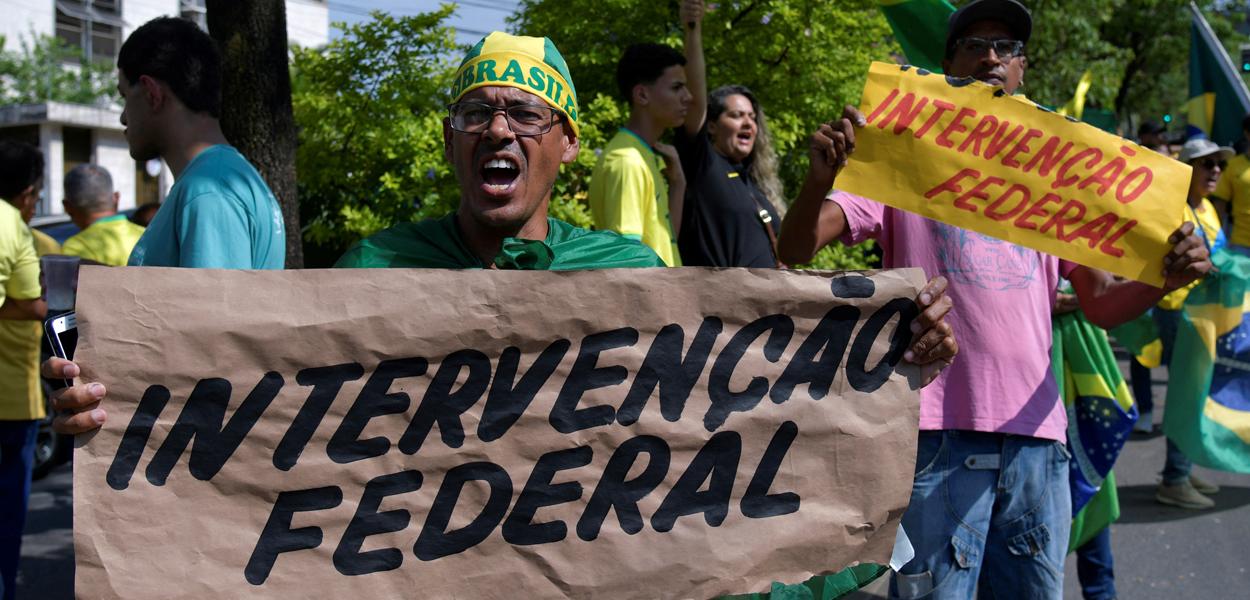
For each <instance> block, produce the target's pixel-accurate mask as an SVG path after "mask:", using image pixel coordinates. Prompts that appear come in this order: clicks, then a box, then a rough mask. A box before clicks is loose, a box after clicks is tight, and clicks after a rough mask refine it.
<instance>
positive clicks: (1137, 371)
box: [1128, 356, 1155, 418]
mask: <svg viewBox="0 0 1250 600" xmlns="http://www.w3.org/2000/svg"><path fill="white" fill-rule="evenodd" d="M1128 380H1129V382H1130V383H1131V384H1132V386H1133V399H1134V400H1136V401H1137V412H1138V414H1140V415H1142V418H1145V417H1146V415H1149V414H1150V413H1151V412H1152V411H1153V410H1154V407H1155V403H1154V392H1153V390H1151V388H1150V369H1149V368H1147V367H1146V366H1145V365H1143V364H1141V363H1139V362H1137V357H1135V356H1134V357H1129V359H1128Z"/></svg>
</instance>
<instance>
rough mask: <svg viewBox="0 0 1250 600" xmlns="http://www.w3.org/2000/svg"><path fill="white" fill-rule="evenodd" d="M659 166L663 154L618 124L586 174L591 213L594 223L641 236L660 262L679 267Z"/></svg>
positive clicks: (660, 165)
mask: <svg viewBox="0 0 1250 600" xmlns="http://www.w3.org/2000/svg"><path fill="white" fill-rule="evenodd" d="M663 169H664V158H663V157H661V156H660V155H658V154H656V153H655V151H654V150H652V149H651V146H650V145H648V144H647V143H646V142H645V141H643V140H642V138H640V137H638V136H637V135H636V134H635V133H634V132H632V131H630V130H628V129H625V128H621V130H620V131H618V132H617V133H616V135H615V136H613V137H612V140H611V141H609V142H608V145H607V147H606V148H604V149H603V155H602V156H600V157H599V163H598V164H596V165H595V170H594V173H593V174H592V175H591V179H590V214H591V216H592V217H594V219H595V228H596V229H605V230H610V231H615V232H617V233H619V234H621V235H623V236H625V237H628V238H632V239H635V240H638V241H641V242H642V243H643V244H646V245H647V246H649V247H650V248H651V249H652V250H655V253H656V254H658V255H660V258H661V259H662V260H663V261H664V264H666V265H668V266H670V267H680V266H681V255H680V254H678V252H677V240H676V239H675V238H674V237H673V227H672V222H671V219H670V218H669V213H668V180H666V179H665V178H664V173H663Z"/></svg>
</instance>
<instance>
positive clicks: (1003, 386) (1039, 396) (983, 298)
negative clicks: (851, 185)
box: [828, 191, 1075, 441]
mask: <svg viewBox="0 0 1250 600" xmlns="http://www.w3.org/2000/svg"><path fill="white" fill-rule="evenodd" d="M828 200H829V201H832V202H837V203H838V205H839V206H841V207H842V210H843V212H845V213H846V223H847V228H846V231H845V232H844V233H843V235H842V242H843V243H845V244H858V243H860V242H862V241H864V240H865V239H868V238H873V239H876V240H877V241H878V243H880V244H881V248H882V251H883V254H884V265H885V267H886V268H893V267H920V268H922V269H924V272H925V274H926V275H927V276H928V277H929V278H933V277H936V276H938V275H942V276H944V277H946V280H947V281H948V282H949V286H948V287H947V289H946V294H947V295H948V296H950V297H951V300H952V301H953V302H954V305H953V307H952V308H951V312H950V314H948V315H947V317H946V321H947V323H949V324H950V326H951V329H953V330H954V332H955V339H956V340H957V341H958V342H959V356H958V357H956V358H955V362H954V364H952V365H951V366H950V367H948V368H947V369H946V370H945V371H943V372H942V374H941V376H939V377H938V380H937V381H935V382H933V383H932V384H930V385H929V386H928V387H926V388H924V389H923V390H921V392H920V429H923V430H936V429H966V430H972V431H991V432H1000V433H1014V434H1020V435H1028V436H1033V437H1039V438H1046V439H1052V440H1059V441H1063V440H1065V439H1067V434H1066V429H1067V425H1068V419H1067V413H1066V412H1065V411H1064V408H1063V402H1061V401H1060V399H1059V390H1058V386H1057V385H1056V384H1055V379H1054V377H1053V376H1052V375H1051V371H1050V363H1051V361H1050V345H1051V324H1050V318H1051V317H1050V311H1051V307H1052V305H1053V303H1054V297H1055V288H1056V286H1057V285H1058V283H1059V274H1060V272H1061V271H1062V273H1063V275H1064V276H1065V277H1066V276H1067V275H1068V273H1070V272H1071V271H1072V269H1074V268H1075V265H1073V264H1071V263H1068V262H1066V261H1060V260H1059V259H1057V258H1055V257H1053V256H1051V255H1049V254H1043V253H1041V252H1038V251H1036V250H1030V249H1028V248H1023V247H1021V246H1017V245H1015V244H1011V243H1008V242H1004V241H1001V240H997V239H994V238H991V237H988V236H984V235H981V234H979V233H976V232H973V231H968V230H966V229H962V228H959V227H955V226H953V225H947V224H945V223H939V222H937V221H933V220H931V219H926V218H924V217H921V216H919V215H916V214H913V213H909V212H906V211H902V210H897V209H894V208H890V207H888V206H885V205H883V204H880V203H878V202H875V201H873V200H869V199H867V198H862V197H859V196H854V195H851V194H847V193H845V192H837V191H835V192H833V193H832V194H831V195H830V196H829V198H828Z"/></svg>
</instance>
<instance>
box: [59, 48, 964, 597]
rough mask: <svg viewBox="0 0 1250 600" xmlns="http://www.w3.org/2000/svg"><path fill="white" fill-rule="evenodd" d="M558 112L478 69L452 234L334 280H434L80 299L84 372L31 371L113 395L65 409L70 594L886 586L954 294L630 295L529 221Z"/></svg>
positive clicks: (515, 83)
mask: <svg viewBox="0 0 1250 600" xmlns="http://www.w3.org/2000/svg"><path fill="white" fill-rule="evenodd" d="M523 66H524V68H523ZM513 75H515V76H513ZM526 75H528V77H526ZM574 89H575V88H574V86H573V85H572V81H571V78H570V76H569V74H568V72H567V65H566V64H565V63H564V61H563V59H562V58H560V57H559V53H558V51H557V50H556V49H555V47H554V45H553V44H551V42H550V40H545V39H542V38H527V37H519V36H510V35H507V34H502V33H498V32H496V33H493V34H491V35H489V36H487V37H486V38H484V39H483V40H482V41H481V42H480V43H479V44H478V46H477V47H475V49H474V50H473V51H472V52H471V53H470V54H469V55H468V56H467V57H466V58H465V61H464V63H462V65H461V68H460V70H459V71H458V73H457V77H456V78H455V84H454V89H453V94H452V95H453V97H454V98H455V99H456V102H455V103H453V104H452V106H451V107H450V108H449V118H448V119H447V120H445V121H444V140H445V151H446V154H447V158H448V160H449V161H450V162H452V163H453V165H455V167H456V173H457V178H458V181H459V182H460V184H461V198H460V208H459V209H458V211H457V213H456V214H454V215H451V216H449V217H446V218H443V219H437V220H427V221H424V222H421V223H407V224H401V225H397V226H396V227H393V228H391V229H388V230H386V231H383V232H381V233H379V234H377V235H375V236H373V237H371V238H369V239H367V240H364V241H362V242H361V243H360V244H358V245H357V246H356V247H354V248H353V249H352V250H351V251H349V253H348V254H347V255H345V256H344V258H343V259H341V260H340V262H339V266H345V267H420V268H425V269H427V270H421V271H415V270H410V269H405V270H396V271H389V272H382V271H377V270H372V271H354V272H343V271H339V272H329V273H327V272H318V271H302V272H283V273H263V274H262V273H238V272H221V271H216V272H203V271H192V270H176V271H174V270H169V271H166V270H155V269H143V270H123V271H121V272H120V273H118V272H116V271H114V272H110V273H109V274H108V276H107V277H106V276H104V274H103V273H102V272H99V271H90V270H88V271H86V272H85V273H84V284H83V291H82V293H80V299H81V302H80V306H79V317H80V320H79V322H80V323H81V326H80V327H81V329H82V337H81V342H80V345H79V353H78V356H79V357H80V358H81V360H82V370H81V372H80V369H79V365H77V364H74V363H70V362H67V361H63V360H59V359H52V360H50V361H48V362H47V363H45V364H44V374H45V375H46V376H50V377H53V376H54V377H75V378H76V377H78V376H80V375H81V376H82V379H83V380H84V381H87V382H98V381H104V382H107V383H108V386H109V388H108V390H107V394H108V396H109V398H110V400H109V401H108V414H107V424H106V414H105V409H104V407H103V405H102V401H103V400H104V398H105V394H106V390H105V387H104V385H103V384H101V383H84V382H82V381H80V382H78V384H77V385H74V386H73V387H71V388H68V389H66V390H62V391H61V392H59V393H58V394H57V396H56V397H55V399H54V403H55V405H56V408H57V410H58V412H59V413H60V414H59V415H58V417H57V420H56V427H57V429H58V430H59V431H62V432H71V433H84V434H85V435H84V436H82V437H80V438H79V440H78V443H79V446H80V452H79V456H78V458H77V460H76V465H75V495H76V513H75V517H76V528H75V541H76V548H77V556H78V569H77V571H76V577H77V579H78V588H77V591H78V593H79V595H82V596H90V597H101V598H103V597H127V598H130V597H136V598H137V597H142V596H144V595H147V596H150V597H162V598H163V597H169V596H173V595H181V596H185V597H199V596H207V595H225V596H228V597H237V596H244V595H246V596H249V597H294V596H307V595H309V594H310V593H311V594H315V595H325V596H342V595H348V594H355V595H360V594H364V595H366V596H385V597H392V596H403V595H413V594H416V595H419V596H426V597H452V596H464V597H475V598H490V597H500V598H503V597H509V598H511V597H516V596H522V597H600V596H611V597H621V598H624V597H646V598H651V597H659V596H666V597H667V596H673V597H689V596H708V595H714V594H718V593H726V592H747V591H755V590H760V589H765V588H767V587H768V583H769V582H770V581H775V580H780V581H785V582H790V583H797V582H799V581H802V580H803V579H806V578H807V577H809V576H811V575H820V574H827V573H831V572H833V571H837V570H838V569H841V568H842V567H844V566H847V565H849V564H852V563H875V564H884V563H885V562H887V560H888V558H889V556H890V550H891V547H892V546H893V541H894V529H895V525H896V524H897V522H898V520H899V518H900V515H901V513H902V510H903V507H904V505H905V502H906V493H907V489H908V488H909V487H910V481H911V477H910V467H911V463H912V462H914V455H915V430H916V421H915V419H916V402H915V391H914V390H915V389H917V388H918V387H920V385H921V384H922V383H926V382H928V381H932V380H933V379H934V378H935V377H937V375H938V372H939V371H941V370H942V369H943V368H944V367H946V366H948V365H949V364H950V362H951V360H952V359H953V358H954V356H955V353H956V352H957V350H958V348H957V346H956V344H955V342H954V339H953V337H952V332H951V328H950V327H949V326H948V325H946V323H945V317H946V315H947V313H948V311H950V310H951V300H950V298H949V297H947V295H946V281H945V280H944V279H942V278H936V279H934V280H932V281H930V282H929V283H928V284H927V285H925V286H924V287H923V288H921V282H922V281H923V278H922V277H921V274H920V273H919V272H917V271H915V270H899V271H894V272H882V273H866V274H855V275H845V274H842V275H839V276H834V277H831V276H829V275H828V274H823V275H821V274H800V273H792V272H783V271H774V270H757V271H745V270H742V271H732V272H729V271H701V270H690V271H677V270H648V271H636V270H633V269H630V268H622V267H648V266H656V265H658V264H660V262H659V259H658V257H656V256H655V254H654V253H653V252H651V251H650V250H647V249H645V248H644V247H642V246H639V245H638V244H635V243H633V242H629V241H627V240H624V239H622V238H619V237H618V236H614V235H611V234H605V233H602V232H587V231H583V230H578V229H576V228H574V227H572V226H570V225H568V224H565V223H562V222H560V221H557V220H555V219H548V218H547V217H546V215H547V212H548V210H547V209H548V202H549V197H550V193H551V189H552V188H551V184H552V182H553V181H554V179H555V177H556V176H557V174H558V170H559V166H560V164H561V163H562V162H568V161H570V160H573V158H575V156H576V148H577V134H578V129H577V118H578V117H577V115H578V112H577V104H576V100H575V96H574ZM518 108H520V109H524V110H517V109H518ZM470 117H472V118H470ZM505 167H506V168H505ZM612 267H617V268H618V269H616V270H613V271H610V272H605V273H589V272H585V273H568V274H557V273H534V272H531V273H518V272H496V273H484V272H481V271H476V272H474V271H471V270H470V269H496V268H498V269H532V270H539V271H542V270H551V271H556V270H585V269H605V268H612ZM431 268H437V269H440V270H429V269H431ZM449 269H455V270H449ZM136 290H142V295H143V297H144V298H145V299H147V301H146V302H144V303H142V304H137V303H135V302H133V301H132V300H130V299H132V298H134V297H136V294H138V293H139V292H137V291H136ZM355 290H369V291H370V293H368V294H363V295H362V294H358V293H355ZM776 298H783V299H784V300H780V301H778V300H776ZM388 299H390V300H388ZM239 306H247V307H248V310H247V311H243V312H244V314H238V313H239V311H238V310H237V308H238V307H239ZM617 306H619V307H622V308H623V309H624V310H607V311H605V310H603V308H604V307H617ZM119 312H120V313H122V314H118V313H119ZM153 323H158V324H161V325H160V326H153V325H152V324H153ZM169 323H177V324H179V325H178V327H171V326H168V325H167V324H169ZM908 363H912V364H908ZM916 365H919V368H917V366H916ZM765 397H767V398H768V400H769V401H768V402H764V401H763V400H764V398H765ZM102 425H104V426H103V427H101V426H102ZM435 432H437V433H435ZM130 523H143V526H142V527H127V526H126V525H125V524H130ZM761 540H765V541H764V543H763V546H762V547H761V549H760V551H758V552H755V551H751V548H752V546H753V545H755V544H757V543H759V542H760V541H761ZM169 573H179V574H180V576H179V577H178V579H177V581H176V584H177V586H178V587H177V589H176V590H171V589H170V588H169V587H168V585H159V584H157V583H154V582H166V581H167V580H168V574H169ZM814 581H817V585H819V579H815V580H814Z"/></svg>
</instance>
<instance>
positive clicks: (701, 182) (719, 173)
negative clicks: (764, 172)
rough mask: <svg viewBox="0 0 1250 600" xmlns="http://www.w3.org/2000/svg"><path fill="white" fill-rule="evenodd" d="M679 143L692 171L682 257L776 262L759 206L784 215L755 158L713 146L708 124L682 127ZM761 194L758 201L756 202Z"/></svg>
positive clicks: (777, 223)
mask: <svg viewBox="0 0 1250 600" xmlns="http://www.w3.org/2000/svg"><path fill="white" fill-rule="evenodd" d="M674 133H675V134H676V135H675V136H674V142H675V143H674V145H675V146H676V147H677V152H678V154H679V155H680V156H681V168H682V170H683V171H684V172H685V174H686V199H685V207H684V208H683V210H682V223H681V233H680V234H679V235H678V237H677V247H678V249H679V250H681V262H682V264H684V265H686V266H696V267H776V266H777V261H776V259H775V258H774V256H773V247H772V243H771V242H770V241H769V239H768V234H767V233H765V231H764V224H763V223H761V222H760V218H759V207H763V208H764V209H765V210H767V211H768V214H770V215H772V218H773V220H772V223H770V225H771V226H772V228H773V231H774V232H776V233H780V232H781V218H780V217H779V216H778V215H777V210H776V209H775V208H773V205H772V203H771V202H769V201H768V197H767V196H765V195H764V192H763V190H761V189H760V188H759V186H757V185H756V184H755V181H754V180H753V179H752V178H751V173H750V163H742V164H736V163H732V162H730V161H729V159H727V158H725V157H724V156H721V154H720V153H719V152H717V151H716V150H715V149H714V148H713V147H712V141H711V139H709V138H708V135H707V130H706V129H704V130H702V131H700V132H699V134H698V135H696V136H694V137H690V136H688V135H686V132H685V130H684V129H682V128H680V127H678V128H677V129H676V130H675V131H674ZM757 200H758V206H757V204H756V202H757Z"/></svg>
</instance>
